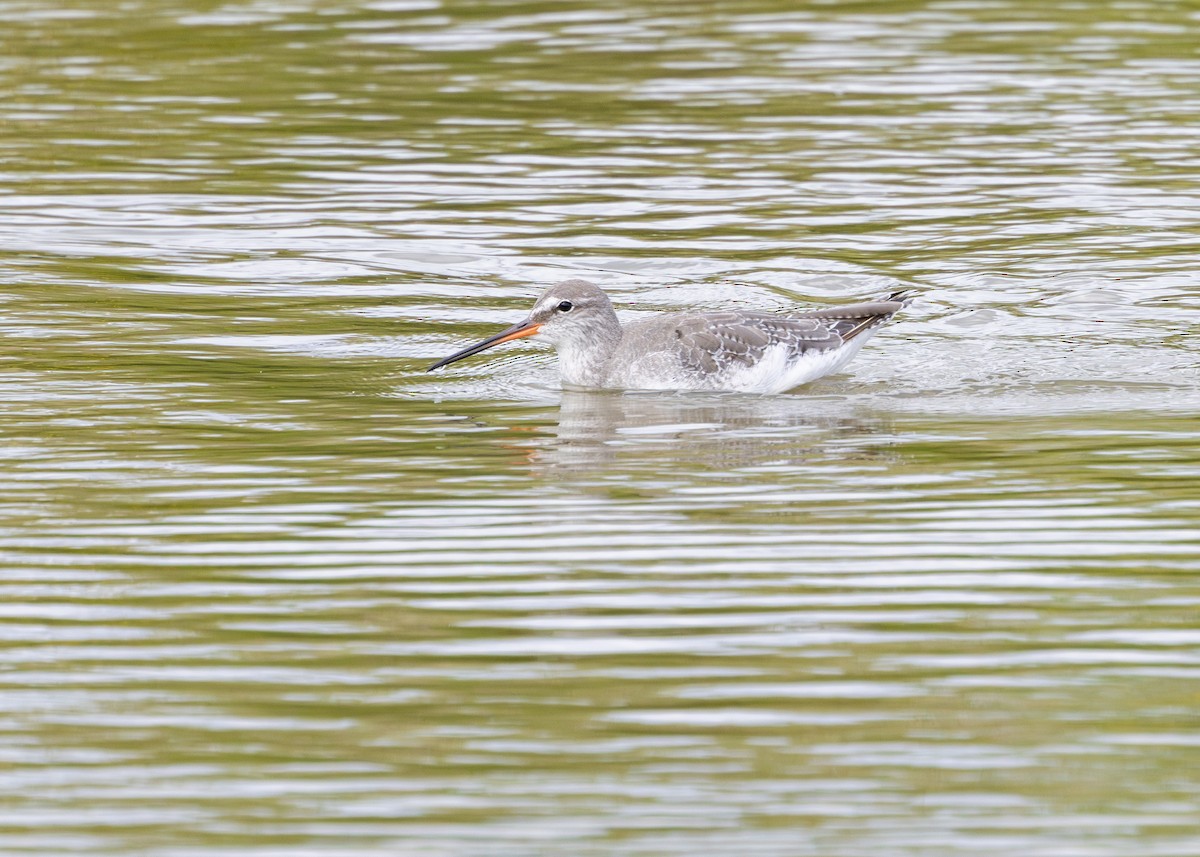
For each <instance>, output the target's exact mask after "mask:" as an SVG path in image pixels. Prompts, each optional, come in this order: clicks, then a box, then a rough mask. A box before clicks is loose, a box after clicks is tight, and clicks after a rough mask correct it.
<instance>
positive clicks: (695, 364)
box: [429, 280, 909, 393]
mask: <svg viewBox="0 0 1200 857" xmlns="http://www.w3.org/2000/svg"><path fill="white" fill-rule="evenodd" d="M908 300H909V299H908V298H907V297H906V296H905V295H904V294H903V293H902V292H897V293H896V294H893V295H891V296H889V297H888V298H886V299H883V300H876V301H869V302H867V303H858V304H848V305H846V306H838V307H830V308H828V309H819V310H813V311H809V312H780V313H775V312H754V311H751V310H740V309H730V310H718V311H715V312H675V313H663V314H661V315H657V316H655V317H654V318H650V319H647V320H645V321H639V322H635V323H633V324H628V325H624V326H623V325H622V324H621V322H620V321H619V320H618V319H617V314H616V312H615V311H614V310H613V305H612V302H611V301H610V300H609V299H608V295H606V294H605V293H604V292H603V291H601V290H600V287H599V286H596V285H594V284H593V283H589V282H587V281H586V280H567V281H566V282H562V283H559V284H558V285H555V286H551V287H550V288H549V289H547V290H546V292H545V293H544V294H543V295H542V296H541V297H540V298H538V301H537V303H536V304H534V306H533V311H532V312H531V313H530V314H529V317H528V318H526V319H525V320H524V321H520V322H518V323H517V324H514V325H513V326H512V327H510V328H508V329H507V330H502V331H500V332H499V333H497V334H496V335H495V336H491V337H488V338H487V339H485V340H483V341H482V342H478V343H476V344H475V345H471V346H469V347H467V348H464V349H462V350H461V351H456V352H455V353H453V354H451V355H450V356H449V357H447V358H445V359H444V360H439V361H438V362H437V363H434V364H433V365H432V366H430V367H429V371H431V372H432V371H433V370H434V369H438V368H440V367H442V366H445V365H447V364H449V363H454V362H455V361H456V360H462V359H463V358H464V357H469V356H471V355H472V354H478V353H479V352H480V351H483V350H484V349H487V348H491V347H492V346H494V345H499V344H500V343H502V342H511V341H512V340H514V339H522V338H524V337H526V336H533V335H535V334H538V335H541V336H543V337H545V338H546V339H548V340H549V341H550V342H552V343H554V346H555V347H556V348H557V349H558V363H559V371H560V373H561V375H562V380H563V384H564V385H566V386H570V387H583V388H592V389H597V388H599V389H618V390H728V391H736V392H744V393H782V392H783V391H785V390H790V389H792V388H793V387H799V386H800V385H801V384H807V383H808V382H809V381H814V380H816V379H817V378H820V377H822V376H824V375H828V374H829V373H831V372H836V371H837V370H839V369H841V368H842V367H843V366H845V365H846V364H847V363H849V362H850V360H851V359H852V358H853V357H854V355H855V354H857V353H858V350H859V349H860V348H862V346H863V344H864V343H866V341H867V340H868V339H870V338H871V337H872V336H873V335H874V334H875V332H876V331H877V330H878V329H879V327H880V326H881V325H882V324H884V323H885V322H886V321H888V320H889V319H890V318H891V317H892V316H894V315H895V314H896V313H897V312H899V311H900V310H901V309H902V308H903V307H904V306H905V305H906V304H907V303H908Z"/></svg>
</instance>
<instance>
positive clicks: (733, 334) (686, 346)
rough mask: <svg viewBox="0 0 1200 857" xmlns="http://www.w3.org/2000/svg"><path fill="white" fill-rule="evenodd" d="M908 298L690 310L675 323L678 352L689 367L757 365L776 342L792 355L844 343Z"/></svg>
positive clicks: (887, 316) (707, 369) (888, 315)
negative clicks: (780, 308)
mask: <svg viewBox="0 0 1200 857" xmlns="http://www.w3.org/2000/svg"><path fill="white" fill-rule="evenodd" d="M907 302H908V300H907V298H906V297H905V296H903V295H901V294H900V293H897V294H896V295H895V296H893V298H891V299H888V300H883V301H870V302H868V303H860V304H848V305H846V306H840V307H829V308H828V309H820V310H814V311H812V312H804V313H795V314H791V315H777V314H775V313H765V312H743V311H738V310H726V311H723V312H706V313H701V314H699V315H692V316H686V317H684V318H683V319H682V320H680V321H679V322H678V323H677V324H676V325H675V337H676V338H677V340H678V347H679V354H680V358H681V359H682V361H683V364H684V365H685V366H687V367H688V368H689V369H692V370H694V371H698V372H704V373H706V374H711V373H714V372H718V371H720V370H721V369H723V368H726V367H730V366H734V365H739V364H740V365H744V366H752V365H754V364H755V363H757V362H758V361H759V360H761V359H762V357H763V354H764V353H765V352H766V350H767V349H768V348H770V347H771V346H773V345H779V344H783V345H786V346H787V356H788V358H789V359H792V358H795V357H799V356H800V355H802V354H805V353H807V352H810V351H817V352H821V351H830V350H832V349H835V348H840V347H841V346H842V345H843V344H845V343H846V342H848V341H850V340H851V339H853V338H854V337H856V336H858V335H859V334H861V333H863V332H864V331H867V330H871V329H872V328H875V327H878V326H879V325H881V324H883V323H884V322H886V321H887V320H888V319H890V318H891V317H892V316H893V315H895V314H896V313H897V312H899V311H900V310H901V309H903V308H904V306H905V304H906V303H907Z"/></svg>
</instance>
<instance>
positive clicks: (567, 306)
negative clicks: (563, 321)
mask: <svg viewBox="0 0 1200 857" xmlns="http://www.w3.org/2000/svg"><path fill="white" fill-rule="evenodd" d="M573 309H575V304H573V303H571V302H570V301H563V302H562V303H560V304H559V305H558V311H559V312H570V311H571V310H573Z"/></svg>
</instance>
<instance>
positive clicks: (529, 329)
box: [425, 319, 542, 372]
mask: <svg viewBox="0 0 1200 857" xmlns="http://www.w3.org/2000/svg"><path fill="white" fill-rule="evenodd" d="M541 329H542V326H541V325H540V324H534V323H533V322H532V321H530V320H529V319H525V320H524V321H521V322H518V323H516V324H514V325H513V326H512V327H510V328H508V329H507V330H502V331H500V332H499V333H497V334H496V335H495V336H489V337H488V338H487V339H485V340H483V342H476V343H475V344H474V345H468V346H467V347H466V348H464V349H463V350H462V351H455V352H454V353H453V354H451V355H450V356H449V357H445V358H443V359H441V360H439V361H438V362H437V363H434V364H433V365H432V366H430V367H429V368H428V369H426V370H425V371H426V372H432V371H433V370H434V369H441V368H442V367H443V366H448V365H449V364H451V363H454V362H455V361H457V360H462V359H463V358H464V357H470V356H471V355H472V354H478V353H479V352H480V351H484V350H486V349H488V348H491V347H492V346H493V345H499V344H500V343H501V342H512V341H513V340H514V339H522V338H524V337H526V336H533V335H534V334H535V333H537V332H538V331H539V330H541Z"/></svg>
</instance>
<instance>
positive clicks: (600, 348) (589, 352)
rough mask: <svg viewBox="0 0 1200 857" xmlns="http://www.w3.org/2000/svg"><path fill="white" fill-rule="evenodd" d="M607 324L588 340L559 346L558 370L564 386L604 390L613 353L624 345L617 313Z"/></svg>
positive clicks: (591, 334)
mask: <svg viewBox="0 0 1200 857" xmlns="http://www.w3.org/2000/svg"><path fill="white" fill-rule="evenodd" d="M606 322H608V323H606V324H604V325H602V326H599V327H596V328H593V329H592V330H590V331H589V332H588V335H587V337H581V338H571V339H566V340H563V341H562V342H559V343H558V368H559V374H560V375H562V380H563V383H564V384H567V385H570V386H572V387H603V386H604V385H605V381H606V380H607V379H608V368H609V363H610V362H611V360H612V356H613V352H615V351H616V350H617V346H618V345H620V344H621V335H622V331H621V323H620V322H619V321H617V316H616V313H613V314H612V318H611V319H606Z"/></svg>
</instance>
